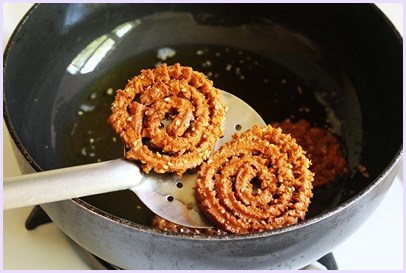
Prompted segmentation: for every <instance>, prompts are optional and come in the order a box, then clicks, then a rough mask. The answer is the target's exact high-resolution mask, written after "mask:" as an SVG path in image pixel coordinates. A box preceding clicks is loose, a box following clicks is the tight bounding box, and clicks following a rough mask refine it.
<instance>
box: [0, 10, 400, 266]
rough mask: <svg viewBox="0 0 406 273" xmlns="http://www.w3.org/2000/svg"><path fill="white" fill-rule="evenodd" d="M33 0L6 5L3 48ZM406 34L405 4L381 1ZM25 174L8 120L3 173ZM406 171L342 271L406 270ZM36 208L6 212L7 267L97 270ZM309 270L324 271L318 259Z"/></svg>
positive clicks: (340, 255)
mask: <svg viewBox="0 0 406 273" xmlns="http://www.w3.org/2000/svg"><path fill="white" fill-rule="evenodd" d="M31 6H32V4H30V3H18V4H17V3H15V4H14V3H13V4H3V49H4V47H5V45H6V43H7V40H8V39H9V37H10V35H11V33H12V31H13V30H14V28H15V26H16V25H17V23H18V22H19V20H20V18H21V17H22V16H23V15H24V14H25V12H26V11H27V10H28V9H29V8H30V7H31ZM378 7H379V8H381V10H383V11H384V13H385V14H386V15H387V16H388V17H389V18H390V20H391V21H392V22H393V23H394V25H395V26H396V27H397V28H398V30H399V31H400V33H401V34H402V33H403V4H402V3H396V4H389V3H388V4H378ZM19 174H21V172H20V170H19V169H18V166H17V163H16V160H15V156H14V154H13V151H12V148H11V143H10V139H9V135H8V132H7V128H6V127H5V125H4V121H3V175H4V176H5V177H8V176H14V175H19ZM402 176H403V172H402V170H401V171H400V172H399V174H398V176H397V177H396V180H395V181H394V183H393V185H392V187H391V188H390V189H389V191H388V193H387V195H386V196H385V198H384V200H383V202H382V204H381V205H380V206H379V208H378V209H377V210H376V211H375V212H374V214H373V215H372V216H371V217H370V218H369V219H368V221H367V222H366V223H365V224H364V225H363V226H362V227H360V228H359V230H358V231H356V232H355V233H354V234H353V235H352V236H351V237H350V238H349V239H348V240H346V241H345V242H343V243H342V244H341V245H340V246H339V247H337V248H336V249H335V250H334V251H333V254H334V256H335V259H336V261H337V263H338V266H339V268H340V269H342V270H345V269H349V270H385V269H386V270H390V269H398V270H401V269H403V256H404V252H403V242H404V237H403V233H404V230H403V195H404V193H403V190H404V188H403V177H402ZM31 210H32V207H28V208H22V209H13V210H8V211H4V213H3V269H6V270H8V269H20V270H29V269H31V270H33V269H37V270H46V269H52V270H63V269H71V270H72V269H79V270H88V269H93V268H92V267H91V265H90V264H88V262H87V260H86V259H83V258H82V257H81V255H80V254H79V253H78V252H77V251H76V248H75V247H74V246H73V243H72V241H71V240H70V239H69V238H68V237H67V236H65V234H64V233H63V232H62V231H61V230H60V229H59V228H57V226H56V225H55V224H52V223H51V224H46V225H42V226H40V227H38V228H36V229H34V230H31V231H28V230H26V229H25V227H24V223H25V220H26V219H27V216H28V215H29V213H30V212H31ZM309 269H322V267H321V266H319V265H318V264H317V263H315V264H313V265H312V266H311V267H309Z"/></svg>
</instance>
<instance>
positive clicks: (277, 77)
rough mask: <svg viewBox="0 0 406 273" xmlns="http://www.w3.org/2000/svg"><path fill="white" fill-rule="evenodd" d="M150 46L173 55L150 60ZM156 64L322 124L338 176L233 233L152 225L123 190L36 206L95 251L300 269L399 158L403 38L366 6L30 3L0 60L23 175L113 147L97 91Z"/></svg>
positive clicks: (366, 208)
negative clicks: (278, 215)
mask: <svg viewBox="0 0 406 273" xmlns="http://www.w3.org/2000/svg"><path fill="white" fill-rule="evenodd" d="M163 48H170V49H171V50H174V51H175V52H176V54H175V55H174V56H172V54H171V51H170V50H169V53H168V52H167V53H168V54H169V55H168V54H167V55H168V57H167V58H166V59H165V58H164V57H162V56H158V52H159V50H162V49H163ZM164 59H165V60H164ZM160 61H165V62H167V63H168V64H172V63H175V62H180V63H181V64H182V65H188V66H192V67H193V68H194V69H196V70H199V71H202V72H204V73H205V74H207V75H208V77H210V78H211V79H212V80H213V81H214V84H215V86H216V87H218V88H221V89H223V90H227V91H229V92H231V93H234V94H235V95H237V96H238V97H240V98H242V99H243V100H245V101H246V102H247V103H249V104H250V105H251V106H252V107H253V108H254V109H255V110H256V111H257V112H258V113H259V114H261V115H262V117H263V118H264V120H265V121H266V122H268V123H272V122H275V121H282V120H284V119H286V118H291V119H292V120H299V119H301V118H304V119H307V120H309V121H310V122H311V123H312V124H313V125H315V126H321V127H326V128H329V129H330V130H332V132H333V133H334V134H335V135H336V136H337V137H338V138H339V139H340V141H341V142H342V143H343V151H344V153H345V154H346V157H347V160H348V165H349V169H350V172H349V174H348V175H346V176H345V177H341V178H340V179H339V180H338V181H337V182H336V183H333V184H331V185H329V186H327V187H324V188H320V189H317V190H315V191H314V195H315V196H314V198H313V200H312V204H311V206H310V209H309V213H308V214H307V220H306V221H304V222H302V223H300V224H298V225H295V226H291V227H287V228H283V229H280V230H275V231H267V232H262V233H255V234H249V235H242V236H240V235H231V236H223V237H208V236H192V235H186V236H185V235H178V234H171V233H168V232H163V231H158V230H155V229H153V228H151V227H150V226H149V224H150V221H151V218H152V217H153V215H152V213H150V212H149V211H148V210H146V209H141V210H135V212H134V209H129V208H134V207H136V206H139V205H141V206H142V204H141V203H140V201H139V200H137V199H136V198H135V197H134V196H133V195H131V194H130V193H128V192H125V191H123V192H116V193H110V194H105V195H99V196H93V197H86V198H83V199H77V200H70V201H64V202H58V203H52V204H47V205H44V206H43V208H44V210H45V211H46V212H47V213H48V214H49V216H50V217H51V218H52V220H53V221H54V222H55V223H56V224H57V225H59V226H60V227H61V228H62V230H63V231H64V232H65V233H66V234H67V235H68V236H70V237H71V238H72V239H73V240H75V241H76V242H78V243H79V244H80V245H82V246H83V247H85V248H86V249H88V250H90V251H91V252H92V253H94V254H96V255H98V256H99V257H101V258H103V259H105V260H107V261H109V262H111V263H113V264H115V265H117V266H119V267H122V268H128V269H130V268H139V267H143V268H156V269H158V268H165V269H168V268H182V269H187V268H194V269H197V268H207V266H208V265H209V267H210V266H211V267H212V268H225V269H230V268H236V269H239V268H247V269H269V268H274V269H280V268H300V267H302V266H304V265H306V264H308V263H310V262H312V261H314V260H317V259H318V258H320V257H321V256H323V255H324V254H326V253H328V252H329V251H331V250H332V249H333V248H334V247H335V246H336V245H337V244H338V243H339V242H341V241H343V240H344V239H345V238H347V237H348V236H349V235H350V234H351V233H352V232H353V231H354V230H355V229H356V228H357V227H359V226H360V225H361V224H362V223H363V222H364V221H365V220H366V218H367V217H368V216H369V215H370V214H371V213H372V211H373V210H374V208H376V206H378V205H379V203H380V201H381V199H382V197H383V193H385V192H386V190H387V189H388V187H389V186H390V184H391V183H392V181H393V178H394V176H395V174H396V169H397V167H398V165H399V164H398V163H399V160H400V157H401V154H402V125H401V124H402V40H401V38H400V36H399V35H398V34H397V33H396V31H395V30H394V28H393V26H392V25H391V24H390V23H389V22H388V21H387V19H386V18H385V17H384V16H383V15H382V13H381V12H380V11H379V10H378V9H377V8H376V7H374V6H373V5H367V4H356V5H355V4H351V5H349V4H301V5H298V4H294V5H293V4H263V5H253V4H226V5H223V4H222V5H220V4H210V5H209V4H136V5H135V4H130V5H121V4H54V5H52V4H40V5H36V6H34V8H33V9H32V10H31V11H30V12H29V13H28V15H27V16H26V18H25V20H24V21H23V22H22V23H21V24H20V25H19V27H18V28H17V31H16V32H15V33H14V34H13V36H12V38H11V40H10V43H9V44H8V46H7V49H6V52H5V59H4V75H3V77H4V117H5V120H6V123H7V126H8V128H9V131H10V133H11V135H12V137H13V140H14V142H15V144H16V146H17V147H18V149H19V151H20V152H21V153H20V154H18V156H20V157H21V160H20V162H19V163H20V165H21V168H22V170H23V171H24V172H30V171H32V170H36V171H40V170H48V169H53V168H59V167H64V166H70V165H76V164H85V163H91V162H94V161H97V160H108V159H113V158H117V157H118V156H120V155H121V154H122V149H121V144H120V143H119V141H117V142H114V140H113V138H114V137H116V136H115V135H114V134H113V132H112V130H110V128H109V127H108V125H107V123H106V122H105V120H106V119H107V116H108V115H109V111H110V109H109V107H110V103H111V101H112V99H113V96H112V95H110V93H111V92H110V91H111V89H110V88H112V89H113V90H116V89H118V88H122V87H124V86H125V83H126V80H127V79H128V78H130V77H132V76H134V75H136V74H138V73H139V71H140V70H141V69H142V68H151V67H153V66H154V65H155V64H156V63H158V62H160ZM298 88H300V89H301V90H302V91H303V92H301V93H299V92H298ZM100 136H102V137H100ZM90 139H93V142H92V141H91V140H90ZM117 139H118V137H117ZM96 140H97V141H96ZM92 146H94V147H92ZM377 155H379V156H377ZM359 164H362V165H363V166H365V167H366V168H367V170H368V173H369V177H365V176H363V175H362V173H360V172H359V171H358V169H357V166H358V165H359ZM140 245H143V246H144V247H139V246H140ZM169 250H170V251H169Z"/></svg>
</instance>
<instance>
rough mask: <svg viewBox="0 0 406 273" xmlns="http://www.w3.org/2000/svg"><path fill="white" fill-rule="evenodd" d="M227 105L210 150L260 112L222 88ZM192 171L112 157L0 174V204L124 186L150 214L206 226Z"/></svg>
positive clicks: (258, 118)
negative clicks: (0, 181) (148, 168)
mask: <svg viewBox="0 0 406 273" xmlns="http://www.w3.org/2000/svg"><path fill="white" fill-rule="evenodd" d="M221 96H222V99H223V102H224V103H225V104H226V105H227V106H228V109H229V110H228V111H227V114H226V124H225V129H224V137H223V138H220V140H219V141H218V143H217V144H216V146H215V148H214V150H217V149H218V148H219V147H220V146H221V145H222V144H224V143H226V142H228V141H230V140H231V137H232V135H233V134H234V133H236V132H237V133H238V132H244V131H246V130H247V129H249V128H250V127H252V126H253V125H255V124H258V125H260V126H263V125H265V122H264V121H263V120H262V118H261V116H260V115H259V114H258V113H257V112H255V110H254V109H253V108H251V106H249V105H248V104H247V103H245V102H244V101H243V100H241V99H239V98H238V97H236V96H234V95H232V94H230V93H228V92H226V91H221ZM196 177H197V174H187V173H186V174H184V175H183V176H182V178H178V177H177V176H176V175H174V174H157V173H149V174H145V173H143V172H142V171H141V170H140V168H139V166H138V165H137V164H135V163H134V162H129V161H127V160H125V159H122V158H121V159H115V160H110V161H105V162H100V163H94V164H88V165H81V166H76V167H69V168H62V169H56V170H50V171H44V172H38V173H33V174H28V175H22V176H17V177H6V178H4V185H3V209H12V208H18V207H24V206H31V205H39V204H44V203H49V202H55V201H61V200H66V199H71V198H77V197H82V196H88V195H94V194H100V193H105V192H113V191H118V190H125V189H129V190H131V191H133V192H134V193H135V194H136V195H137V196H138V197H139V198H140V200H141V201H142V202H143V203H144V204H145V205H146V206H147V207H148V208H149V209H151V211H153V212H154V213H155V214H157V215H159V216H161V217H163V218H165V219H167V220H169V221H171V222H174V223H176V224H180V225H184V226H188V227H194V228H209V227H212V226H213V225H212V224H211V223H210V222H209V221H208V220H207V219H206V217H205V216H204V214H203V212H202V211H201V210H200V208H199V204H198V201H197V198H196V196H195V192H194V186H195V184H196Z"/></svg>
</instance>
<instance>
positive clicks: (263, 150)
mask: <svg viewBox="0 0 406 273" xmlns="http://www.w3.org/2000/svg"><path fill="white" fill-rule="evenodd" d="M304 154H305V152H304V151H303V150H302V148H301V147H300V146H299V145H298V144H297V143H296V141H295V140H294V139H293V138H292V137H290V136H289V135H285V134H283V133H282V132H281V129H280V128H277V129H276V128H273V127H272V126H270V125H268V126H265V127H263V128H260V127H259V126H254V127H252V128H251V129H249V130H248V131H246V132H245V133H243V134H241V135H237V134H235V135H234V136H233V140H232V141H231V142H229V143H227V144H225V145H223V146H222V147H220V149H219V150H217V151H216V152H215V153H213V155H211V157H210V158H209V160H208V161H207V162H205V163H203V164H202V166H201V169H200V171H199V173H198V178H197V184H196V195H197V198H198V199H199V201H200V202H201V207H202V210H203V211H204V213H205V214H206V215H207V217H208V218H209V219H210V220H211V221H212V222H213V223H214V224H215V225H216V226H217V227H218V228H221V229H224V230H227V231H229V232H232V233H248V232H255V231H263V230H269V229H275V228H280V227H284V226H288V225H292V224H296V223H297V222H298V221H299V220H303V219H304V217H305V214H306V211H307V209H308V206H309V204H310V198H311V197H312V181H313V176H314V174H313V173H312V172H311V171H309V166H310V161H309V159H307V158H306V157H305V155H304ZM255 180H256V181H257V182H256V183H253V182H254V181H255Z"/></svg>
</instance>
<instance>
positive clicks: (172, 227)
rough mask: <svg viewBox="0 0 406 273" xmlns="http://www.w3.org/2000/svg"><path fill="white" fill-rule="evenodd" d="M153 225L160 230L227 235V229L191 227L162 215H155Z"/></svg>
mask: <svg viewBox="0 0 406 273" xmlns="http://www.w3.org/2000/svg"><path fill="white" fill-rule="evenodd" d="M152 226H153V227H154V228H157V229H159V230H166V231H172V232H178V233H183V234H205V235H225V234H227V232H226V231H224V230H221V229H218V228H191V227H185V226H182V225H178V224H175V223H172V222H170V221H168V220H166V219H164V218H162V217H161V216H158V215H155V217H154V219H153V220H152Z"/></svg>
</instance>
